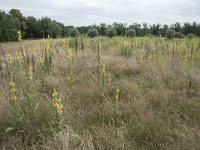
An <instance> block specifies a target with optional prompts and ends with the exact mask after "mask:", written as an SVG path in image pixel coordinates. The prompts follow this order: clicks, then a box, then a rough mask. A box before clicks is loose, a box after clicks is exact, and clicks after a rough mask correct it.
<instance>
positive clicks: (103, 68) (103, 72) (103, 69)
mask: <svg viewBox="0 0 200 150" xmlns="http://www.w3.org/2000/svg"><path fill="white" fill-rule="evenodd" d="M101 73H102V74H103V75H105V73H106V65H105V64H103V67H102V71H101Z"/></svg>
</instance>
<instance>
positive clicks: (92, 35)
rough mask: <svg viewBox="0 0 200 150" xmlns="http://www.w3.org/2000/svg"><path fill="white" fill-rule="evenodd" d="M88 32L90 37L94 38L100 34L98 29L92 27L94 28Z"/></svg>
mask: <svg viewBox="0 0 200 150" xmlns="http://www.w3.org/2000/svg"><path fill="white" fill-rule="evenodd" d="M87 34H88V36H89V37H90V38H93V37H96V36H98V35H99V32H98V30H97V29H95V28H92V29H89V30H88V32H87Z"/></svg>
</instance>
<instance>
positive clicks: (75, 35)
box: [69, 28, 79, 37]
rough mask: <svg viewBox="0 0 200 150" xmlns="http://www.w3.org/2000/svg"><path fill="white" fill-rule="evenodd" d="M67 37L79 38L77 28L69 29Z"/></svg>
mask: <svg viewBox="0 0 200 150" xmlns="http://www.w3.org/2000/svg"><path fill="white" fill-rule="evenodd" d="M69 36H71V37H77V36H79V31H78V29H77V28H71V29H69Z"/></svg>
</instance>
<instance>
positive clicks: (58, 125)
mask: <svg viewBox="0 0 200 150" xmlns="http://www.w3.org/2000/svg"><path fill="white" fill-rule="evenodd" d="M50 120H51V124H52V128H51V130H53V131H56V132H59V131H62V130H63V129H64V122H63V121H64V120H63V105H62V100H61V98H59V95H58V92H57V91H56V90H55V89H54V90H53V92H52V116H51V118H50Z"/></svg>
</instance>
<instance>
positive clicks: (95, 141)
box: [0, 33, 200, 150]
mask: <svg viewBox="0 0 200 150" xmlns="http://www.w3.org/2000/svg"><path fill="white" fill-rule="evenodd" d="M0 44H1V47H0V50H1V51H0V52H1V65H0V78H1V79H0V95H1V96H0V147H1V149H3V150H7V149H16V150H27V149H31V150H36V149H39V150H40V149H41V150H71V149H72V150H73V149H76V150H134V149H135V150H146V149H147V150H156V149H165V150H196V149H199V147H200V144H199V141H200V41H199V39H198V38H193V39H188V38H183V39H173V40H168V39H166V38H163V37H136V38H128V37H114V38H108V37H95V38H89V37H78V38H63V39H51V38H48V39H41V40H23V39H22V38H21V34H20V33H18V42H8V43H0Z"/></svg>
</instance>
